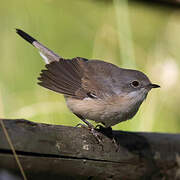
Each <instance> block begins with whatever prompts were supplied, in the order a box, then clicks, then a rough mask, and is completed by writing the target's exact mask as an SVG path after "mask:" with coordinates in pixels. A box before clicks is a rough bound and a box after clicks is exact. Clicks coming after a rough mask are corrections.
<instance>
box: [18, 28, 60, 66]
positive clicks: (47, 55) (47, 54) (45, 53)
mask: <svg viewBox="0 0 180 180" xmlns="http://www.w3.org/2000/svg"><path fill="white" fill-rule="evenodd" d="M16 33H17V34H18V35H20V36H21V37H22V38H23V39H25V40H26V41H27V42H29V43H30V44H32V45H33V46H34V47H36V48H37V49H38V50H39V51H40V55H41V57H42V58H43V59H44V61H45V63H46V64H48V63H50V62H53V61H58V60H59V59H60V58H61V57H60V56H58V55H57V54H55V53H54V52H53V51H51V50H50V49H48V48H47V47H46V46H44V45H43V44H41V43H40V42H38V41H37V40H36V39H35V38H33V37H32V36H30V35H29V34H27V33H26V32H24V31H22V30H20V29H16Z"/></svg>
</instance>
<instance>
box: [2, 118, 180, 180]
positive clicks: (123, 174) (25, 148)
mask: <svg viewBox="0 0 180 180" xmlns="http://www.w3.org/2000/svg"><path fill="white" fill-rule="evenodd" d="M3 122H4V124H5V126H6V128H7V130H8V133H9V135H10V137H11V139H12V142H13V145H14V147H15V149H16V151H17V154H18V157H19V159H20V161H21V163H22V166H23V168H24V170H25V173H26V174H27V177H28V179H33V180H36V179H37V180H40V179H43V180H47V179H48V180H49V179H53V180H56V179H58V180H59V179H89V180H90V179H93V180H94V179H98V180H99V179H113V180H114V179H122V180H133V179H163V178H164V179H178V178H180V135H179V134H161V133H135V132H123V131H113V133H114V135H115V138H116V141H117V143H118V148H117V145H116V144H115V143H114V142H113V141H112V140H111V139H109V138H108V137H106V136H105V135H101V136H102V142H103V145H102V144H100V143H98V142H97V140H96V139H95V138H94V136H93V135H92V134H91V133H90V132H89V131H88V130H87V129H85V128H79V127H66V126H59V125H58V126H57V125H46V124H38V123H32V122H30V121H27V120H3ZM0 169H6V170H8V171H12V172H15V173H19V169H18V166H17V164H16V162H15V160H14V157H13V155H12V152H11V149H10V147H9V144H8V143H7V140H6V138H5V135H4V133H3V131H2V129H1V128H0ZM19 175H20V173H19Z"/></svg>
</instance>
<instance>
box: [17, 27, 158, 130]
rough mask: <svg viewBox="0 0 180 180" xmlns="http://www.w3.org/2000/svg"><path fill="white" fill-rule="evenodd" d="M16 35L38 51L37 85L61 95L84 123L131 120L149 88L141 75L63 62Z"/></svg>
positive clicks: (33, 41)
mask: <svg viewBox="0 0 180 180" xmlns="http://www.w3.org/2000/svg"><path fill="white" fill-rule="evenodd" d="M16 32H17V33H18V34H19V35H20V36H21V37H22V38H24V39H25V40H26V41H28V42H29V43H31V44H32V45H33V46H34V47H36V48H37V49H38V50H39V51H40V55H41V56H42V57H43V59H44V60H45V62H46V68H47V69H46V70H42V72H41V74H40V77H39V78H38V80H39V81H40V82H39V83H38V84H39V85H41V86H43V87H45V88H48V89H50V90H52V91H55V92H58V93H61V94H63V95H64V96H65V99H66V103H67V106H68V108H69V109H70V110H71V111H72V112H73V113H74V114H75V115H76V116H78V117H79V118H80V119H81V120H82V121H83V122H85V123H86V124H87V126H88V128H90V129H91V130H92V131H93V132H94V127H93V125H92V124H91V123H90V122H89V121H87V119H89V120H93V121H95V122H97V123H102V124H103V125H104V126H105V127H106V128H108V127H111V126H113V125H115V124H118V123H120V122H122V121H125V120H128V119H131V118H132V117H133V116H134V115H135V114H136V113H137V111H138V109H139V107H140V105H141V104H142V102H143V101H144V100H145V98H146V96H147V94H148V92H149V91H150V90H151V89H152V88H158V87H160V86H159V85H157V84H152V83H151V81H150V80H149V78H148V77H147V76H146V75H145V74H144V73H142V72H140V71H137V70H132V69H123V68H119V67H117V66H115V65H113V64H111V63H107V62H104V61H101V60H88V59H85V58H81V57H76V58H73V59H64V58H62V57H60V56H58V55H57V54H55V53H54V52H53V51H51V50H50V49H48V48H47V47H45V46H44V45H42V44H41V43H40V42H38V41H37V40H36V39H34V38H32V37H31V36H29V35H28V34H27V33H25V32H24V31H22V30H20V29H17V30H16Z"/></svg>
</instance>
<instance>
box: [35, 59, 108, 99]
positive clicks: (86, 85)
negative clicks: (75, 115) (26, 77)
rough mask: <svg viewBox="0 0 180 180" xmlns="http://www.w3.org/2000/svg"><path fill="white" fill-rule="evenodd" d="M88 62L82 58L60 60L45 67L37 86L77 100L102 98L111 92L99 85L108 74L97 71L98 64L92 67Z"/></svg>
mask: <svg viewBox="0 0 180 180" xmlns="http://www.w3.org/2000/svg"><path fill="white" fill-rule="evenodd" d="M90 62H91V61H88V60H87V59H83V58H74V59H72V60H67V59H62V58H61V59H60V60H59V61H54V62H52V63H50V64H47V65H46V68H47V69H46V70H42V72H41V74H40V77H39V78H38V79H39V80H40V82H39V83H38V84H39V85H41V86H43V87H45V88H48V89H50V90H53V91H55V92H58V93H62V94H64V95H66V96H71V97H75V98H78V99H83V98H86V97H90V98H102V97H103V96H104V95H105V94H108V93H109V92H110V91H111V89H110V87H109V85H108V84H102V83H101V82H102V81H105V80H107V77H109V74H107V73H103V70H102V71H101V70H100V69H98V68H97V66H96V65H98V63H97V64H94V65H95V66H94V65H92V64H91V63H90ZM95 67H96V68H95ZM99 68H100V66H99ZM102 69H103V68H102Z"/></svg>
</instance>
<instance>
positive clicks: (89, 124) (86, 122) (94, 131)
mask: <svg viewBox="0 0 180 180" xmlns="http://www.w3.org/2000/svg"><path fill="white" fill-rule="evenodd" d="M76 116H77V117H79V118H80V119H81V120H82V121H83V122H84V123H85V124H86V125H87V126H86V125H85V124H81V123H79V124H77V125H76V127H77V126H81V127H84V128H87V129H88V130H90V132H91V134H92V135H93V136H94V137H95V138H96V140H97V141H98V142H99V143H100V144H102V139H101V138H100V134H99V132H98V131H96V130H95V128H94V126H93V125H92V124H91V123H90V122H89V121H87V120H86V119H85V118H83V117H81V116H79V115H77V114H76Z"/></svg>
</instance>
